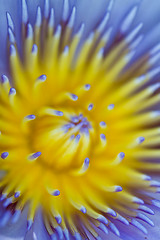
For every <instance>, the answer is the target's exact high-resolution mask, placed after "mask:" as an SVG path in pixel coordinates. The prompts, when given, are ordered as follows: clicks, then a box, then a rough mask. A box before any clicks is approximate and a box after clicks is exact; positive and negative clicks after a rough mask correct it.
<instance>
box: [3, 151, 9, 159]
mask: <svg viewBox="0 0 160 240" xmlns="http://www.w3.org/2000/svg"><path fill="white" fill-rule="evenodd" d="M8 155H9V153H8V152H3V153H1V158H2V159H6V158H7V157H8Z"/></svg>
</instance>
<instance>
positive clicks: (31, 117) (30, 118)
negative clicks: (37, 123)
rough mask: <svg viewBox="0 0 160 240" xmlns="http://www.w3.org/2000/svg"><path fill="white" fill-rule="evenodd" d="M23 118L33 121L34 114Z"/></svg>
mask: <svg viewBox="0 0 160 240" xmlns="http://www.w3.org/2000/svg"><path fill="white" fill-rule="evenodd" d="M25 118H26V119H27V120H34V119H35V118H36V116H35V115H34V114H30V115H27V116H26V117H25Z"/></svg>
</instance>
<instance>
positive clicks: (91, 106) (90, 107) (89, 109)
mask: <svg viewBox="0 0 160 240" xmlns="http://www.w3.org/2000/svg"><path fill="white" fill-rule="evenodd" d="M93 107H94V105H93V103H91V104H89V106H88V111H91V110H92V109H93Z"/></svg>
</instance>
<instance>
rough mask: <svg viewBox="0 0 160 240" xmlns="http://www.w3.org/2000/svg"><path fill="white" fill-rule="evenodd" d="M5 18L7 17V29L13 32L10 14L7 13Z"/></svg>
mask: <svg viewBox="0 0 160 240" xmlns="http://www.w3.org/2000/svg"><path fill="white" fill-rule="evenodd" d="M6 16H7V24H8V28H10V29H11V30H12V32H13V31H14V23H13V20H12V17H11V15H10V13H8V12H7V13H6Z"/></svg>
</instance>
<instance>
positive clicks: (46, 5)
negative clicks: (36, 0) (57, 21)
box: [44, 0, 49, 19]
mask: <svg viewBox="0 0 160 240" xmlns="http://www.w3.org/2000/svg"><path fill="white" fill-rule="evenodd" d="M48 16H49V0H45V2H44V17H45V18H46V19H47V18H48Z"/></svg>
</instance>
